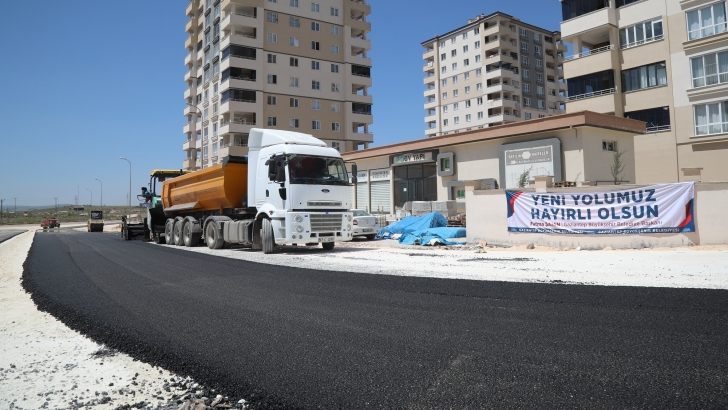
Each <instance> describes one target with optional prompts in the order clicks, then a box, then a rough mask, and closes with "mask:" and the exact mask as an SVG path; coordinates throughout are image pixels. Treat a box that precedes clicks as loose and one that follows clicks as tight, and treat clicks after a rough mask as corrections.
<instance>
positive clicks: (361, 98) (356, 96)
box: [349, 92, 374, 104]
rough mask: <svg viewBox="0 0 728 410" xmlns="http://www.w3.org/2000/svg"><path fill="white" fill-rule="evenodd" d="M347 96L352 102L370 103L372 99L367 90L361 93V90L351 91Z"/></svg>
mask: <svg viewBox="0 0 728 410" xmlns="http://www.w3.org/2000/svg"><path fill="white" fill-rule="evenodd" d="M349 96H350V98H349V100H350V101H352V102H357V103H362V104H371V103H372V102H373V101H374V100H373V96H372V95H371V94H369V93H368V92H365V93H363V94H362V93H361V92H352V93H351V94H350V95H349Z"/></svg>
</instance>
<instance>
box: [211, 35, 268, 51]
mask: <svg viewBox="0 0 728 410" xmlns="http://www.w3.org/2000/svg"><path fill="white" fill-rule="evenodd" d="M230 44H236V45H239V46H245V47H250V48H263V39H262V38H258V36H257V34H255V33H233V34H229V33H226V34H224V35H223V37H222V39H221V40H220V50H224V49H226V48H227V47H228V46H229V45H230Z"/></svg>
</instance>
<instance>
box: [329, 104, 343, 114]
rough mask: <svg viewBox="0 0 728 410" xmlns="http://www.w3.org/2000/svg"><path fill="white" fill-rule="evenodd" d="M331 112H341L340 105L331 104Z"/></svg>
mask: <svg viewBox="0 0 728 410" xmlns="http://www.w3.org/2000/svg"><path fill="white" fill-rule="evenodd" d="M331 111H333V112H339V111H341V103H337V102H332V103H331Z"/></svg>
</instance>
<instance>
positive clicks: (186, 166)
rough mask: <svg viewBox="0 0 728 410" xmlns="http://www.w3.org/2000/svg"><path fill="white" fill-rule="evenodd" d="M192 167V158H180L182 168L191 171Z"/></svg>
mask: <svg viewBox="0 0 728 410" xmlns="http://www.w3.org/2000/svg"><path fill="white" fill-rule="evenodd" d="M193 167H194V161H193V160H192V158H187V159H185V160H182V169H184V170H185V171H193V169H192V168H193Z"/></svg>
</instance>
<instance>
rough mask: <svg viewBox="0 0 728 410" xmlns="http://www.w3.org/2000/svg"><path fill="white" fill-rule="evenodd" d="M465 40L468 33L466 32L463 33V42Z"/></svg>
mask: <svg viewBox="0 0 728 410" xmlns="http://www.w3.org/2000/svg"><path fill="white" fill-rule="evenodd" d="M466 38H468V32H467V31H466V32H464V33H463V40H465V39H466Z"/></svg>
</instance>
